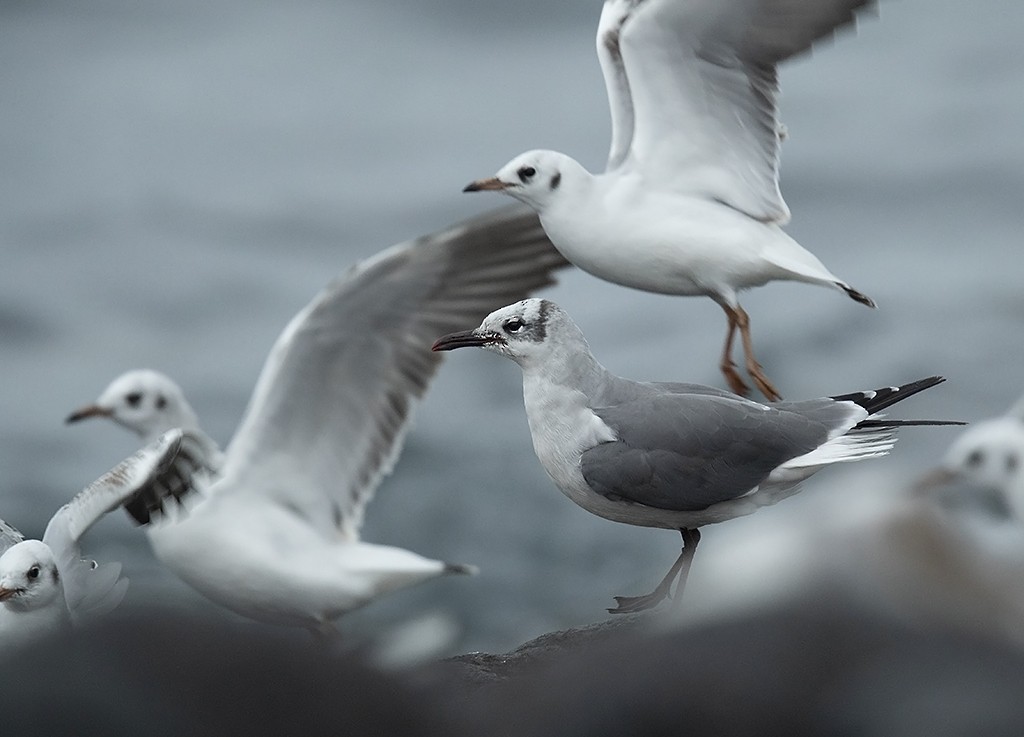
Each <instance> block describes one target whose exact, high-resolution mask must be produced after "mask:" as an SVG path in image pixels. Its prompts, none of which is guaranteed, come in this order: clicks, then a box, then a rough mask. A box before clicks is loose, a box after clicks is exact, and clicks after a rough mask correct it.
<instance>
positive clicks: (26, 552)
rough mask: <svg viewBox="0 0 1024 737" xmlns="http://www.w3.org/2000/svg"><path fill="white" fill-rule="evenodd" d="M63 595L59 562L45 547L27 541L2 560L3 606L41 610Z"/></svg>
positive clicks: (0, 590)
mask: <svg viewBox="0 0 1024 737" xmlns="http://www.w3.org/2000/svg"><path fill="white" fill-rule="evenodd" d="M62 592H63V590H62V588H61V583H60V575H59V574H58V572H57V562H56V561H55V560H54V558H53V551H51V550H50V547H49V546H48V545H46V544H45V543H43V542H40V541H39V540H24V541H22V542H20V543H18V544H17V545H13V546H12V547H10V548H8V549H7V550H6V551H5V552H4V554H3V555H2V556H0V606H6V607H10V608H11V609H17V610H20V611H30V610H33V609H39V608H40V607H43V606H46V605H47V604H49V603H50V602H52V601H54V600H55V599H57V598H58V597H59V596H61V594H62Z"/></svg>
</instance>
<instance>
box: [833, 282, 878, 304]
mask: <svg viewBox="0 0 1024 737" xmlns="http://www.w3.org/2000/svg"><path fill="white" fill-rule="evenodd" d="M836 286H837V287H839V288H840V289H842V290H843V291H844V292H846V294H847V295H848V296H849V297H850V299H852V300H854V301H855V302H860V303H861V304H862V305H867V306H868V307H870V308H871V309H876V308H877V307H878V305H876V304H875V300H873V299H871V297H869V296H868V295H866V294H864V293H863V292H858V291H857V290H856V289H854V288H853V287H851V286H850V285H849V284H843V283H842V282H836Z"/></svg>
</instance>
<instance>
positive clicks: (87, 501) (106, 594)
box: [0, 431, 202, 652]
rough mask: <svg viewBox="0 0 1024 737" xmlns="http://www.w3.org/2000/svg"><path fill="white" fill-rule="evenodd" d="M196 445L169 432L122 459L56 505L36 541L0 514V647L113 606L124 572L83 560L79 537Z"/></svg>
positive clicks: (190, 458)
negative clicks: (1, 518)
mask: <svg viewBox="0 0 1024 737" xmlns="http://www.w3.org/2000/svg"><path fill="white" fill-rule="evenodd" d="M201 454H202V449H201V447H200V446H199V445H198V444H197V443H196V442H195V440H194V439H192V438H191V437H189V436H187V434H185V433H183V432H181V431H171V432H169V433H167V434H166V435H164V436H162V437H160V438H158V439H157V440H156V441H155V442H154V443H152V444H150V445H148V446H146V447H144V448H143V449H142V450H140V451H138V452H137V453H136V454H135V455H133V456H131V457H129V458H127V459H125V460H124V461H122V462H121V463H120V464H118V465H117V466H116V467H115V468H113V469H112V470H110V471H108V472H107V473H106V474H104V475H103V476H101V477H100V478H99V479H97V480H96V481H94V482H93V483H92V484H90V485H89V486H87V487H86V488H85V489H84V490H82V491H81V492H79V493H78V494H77V495H76V496H75V497H74V498H73V499H72V500H71V501H70V502H68V503H67V504H65V505H64V506H63V507H61V508H60V509H58V510H57V512H56V513H55V514H54V515H53V517H52V518H51V519H50V522H49V524H47V526H46V531H45V532H44V533H43V539H42V540H26V539H25V537H24V535H22V534H21V533H20V532H19V531H18V530H16V529H15V528H14V527H12V526H11V525H9V524H7V523H6V522H4V521H3V520H0V652H9V651H10V650H11V649H12V648H14V647H20V646H21V645H23V644H25V643H27V642H30V641H32V640H35V639H37V638H39V637H43V636H46V635H49V634H53V633H55V632H59V631H61V630H63V629H66V628H68V627H70V626H71V625H72V624H78V623H80V622H82V621H87V620H88V619H89V618H91V617H95V616H99V615H102V614H105V613H106V612H108V611H110V610H111V609H113V608H114V607H116V606H117V605H118V604H119V603H120V602H121V599H122V598H124V594H125V591H126V590H127V588H128V579H127V578H123V577H121V566H120V564H118V563H107V564H104V565H98V564H97V563H96V562H95V561H91V560H83V559H82V555H81V550H80V548H79V541H80V540H81V539H82V536H83V535H84V534H85V533H86V532H87V531H88V530H89V529H90V528H91V527H92V526H93V525H95V524H96V523H97V522H98V521H99V520H100V518H101V517H103V515H105V514H107V512H111V511H113V510H115V509H117V508H118V507H120V506H121V505H122V504H125V503H127V502H129V500H131V499H132V498H133V497H135V495H136V494H137V493H138V492H139V490H140V489H142V488H144V487H147V486H149V485H151V484H152V483H153V482H154V480H156V479H157V478H164V479H166V480H167V481H169V482H172V483H173V480H174V479H175V478H178V477H181V476H185V475H188V474H190V473H191V472H192V471H193V469H194V468H195V467H196V466H197V465H198V463H199V460H198V456H200V455H201Z"/></svg>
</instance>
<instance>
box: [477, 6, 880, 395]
mask: <svg viewBox="0 0 1024 737" xmlns="http://www.w3.org/2000/svg"><path fill="white" fill-rule="evenodd" d="M868 4H870V0H714V1H711V0H608V1H607V2H606V3H605V5H604V10H603V12H602V13H601V20H600V23H599V24H598V29H597V52H598V57H599V60H600V62H601V69H602V71H603V72H604V79H605V85H606V88H607V92H608V101H609V106H610V108H611V117H612V142H611V150H610V152H609V156H608V163H607V167H606V170H605V172H604V173H603V174H597V175H593V174H591V173H589V172H588V171H587V170H586V169H584V168H583V167H582V166H581V165H580V164H579V163H578V162H576V161H575V160H573V159H572V158H570V157H568V156H566V155H564V154H561V153H557V152H554V151H543V150H537V151H529V152H527V153H524V154H521V155H520V156H517V157H516V158H514V159H513V160H512V161H510V162H509V163H508V164H506V165H505V166H504V167H502V169H501V170H500V171H498V173H497V175H495V176H494V177H491V178H489V179H481V180H478V181H475V182H472V183H471V184H469V185H467V186H466V188H465V190H464V191H467V192H475V191H480V190H499V191H502V192H505V193H506V194H509V195H511V196H512V197H515V198H516V199H518V200H521V201H522V202H525V203H526V204H527V205H529V206H530V207H532V208H533V209H534V210H536V211H537V212H538V213H539V214H540V218H541V222H542V223H543V225H544V229H545V230H546V231H547V234H548V236H550V238H551V241H552V242H553V243H554V244H555V247H556V248H558V250H559V251H561V252H562V253H563V254H564V255H565V257H566V258H567V259H569V261H571V262H572V263H574V264H575V265H576V266H579V267H580V268H581V269H583V270H584V271H587V272H590V273H591V274H593V275H595V276H597V277H600V278H601V279H605V280H607V281H610V282H614V283H616V284H622V285H625V286H628V287H633V288H636V289H642V290H645V291H649V292H657V293H659V294H676V295H687V296H693V295H705V296H708V297H711V299H713V300H715V302H717V303H718V304H719V305H720V306H721V307H722V309H723V310H724V311H725V314H726V317H727V319H728V329H727V332H726V337H725V347H724V349H723V351H722V357H721V361H720V366H721V369H722V372H723V374H724V375H725V378H726V380H727V382H728V384H729V387H730V388H731V389H732V390H733V391H734V392H736V393H738V394H746V393H748V391H749V389H748V387H747V386H746V384H745V383H744V381H743V379H742V378H741V377H740V375H739V373H738V372H737V370H736V368H735V366H734V365H733V362H732V344H733V340H734V338H735V335H736V332H737V331H739V334H740V339H741V341H742V345H743V351H744V354H745V356H746V369H747V372H748V373H749V374H750V377H751V379H753V381H754V383H755V384H756V385H757V388H758V389H759V390H760V391H761V392H762V393H763V394H764V395H765V396H766V397H767V398H768V399H769V400H776V399H781V396H780V395H779V392H778V390H777V389H776V388H775V387H774V386H773V385H772V383H771V382H770V381H769V380H768V377H767V376H765V374H764V372H763V371H762V369H761V366H760V365H759V364H758V363H757V361H756V359H755V358H754V351H753V343H752V340H751V337H750V320H749V317H748V316H747V313H746V312H745V311H744V310H743V308H742V307H741V306H740V303H739V299H738V293H739V292H740V291H741V290H743V289H748V288H750V287H756V286H761V285H763V284H765V283H767V282H769V281H774V280H790V281H799V282H806V283H809V284H819V285H822V286H827V287H833V288H836V289H839V290H842V291H843V292H845V293H846V294H847V295H849V296H850V297H851V298H852V299H854V300H856V301H857V302H860V303H861V304H864V305H867V306H869V307H874V306H875V305H874V302H873V301H872V300H871V299H870V298H869V297H867V296H866V295H864V294H862V293H861V292H858V291H857V290H855V289H853V288H852V287H851V286H850V285H849V284H847V283H846V282H845V281H843V280H842V279H840V278H839V277H837V276H835V275H834V274H833V273H832V272H830V271H829V270H828V269H827V268H825V266H824V265H823V264H822V263H821V261H819V260H818V258H817V257H815V256H814V255H813V254H812V253H810V252H808V251H807V250H805V249H804V248H803V247H802V246H801V245H800V244H798V243H797V242H796V241H795V240H793V239H792V238H790V237H789V236H788V235H787V234H786V233H785V232H784V231H783V230H782V226H783V225H785V224H786V223H787V222H788V221H789V208H788V207H787V206H786V203H785V202H784V201H783V199H782V194H781V192H780V191H779V143H780V141H781V139H782V138H783V136H784V134H783V128H782V126H781V124H780V123H779V121H778V115H777V110H776V96H777V93H778V82H777V77H776V65H777V64H778V63H779V62H781V61H784V60H786V59H788V58H790V57H792V56H794V55H795V54H798V53H800V52H803V51H805V50H807V49H808V48H810V46H811V45H812V44H813V43H814V42H815V41H817V40H819V39H822V38H830V37H831V36H832V35H833V34H834V32H835V31H836V29H838V28H840V27H842V26H845V25H848V24H850V23H852V22H853V20H854V11H855V10H857V9H859V8H861V7H862V6H865V5H868Z"/></svg>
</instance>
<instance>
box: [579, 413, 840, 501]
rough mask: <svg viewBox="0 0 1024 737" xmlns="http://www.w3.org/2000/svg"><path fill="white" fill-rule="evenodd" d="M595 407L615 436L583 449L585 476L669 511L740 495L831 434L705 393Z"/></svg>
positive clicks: (614, 493)
mask: <svg viewBox="0 0 1024 737" xmlns="http://www.w3.org/2000/svg"><path fill="white" fill-rule="evenodd" d="M595 412H596V413H597V415H598V416H599V417H600V418H601V419H602V420H604V422H605V423H606V424H608V426H609V427H611V428H612V430H614V431H615V433H616V435H617V436H618V440H616V441H612V442H608V443H603V444H601V445H598V446H596V447H594V448H592V449H590V450H588V451H586V452H584V453H583V455H582V458H581V470H582V472H583V477H584V478H585V479H586V481H587V483H588V484H589V485H590V486H591V488H593V489H594V491H596V492H597V493H598V494H601V495H603V496H606V497H609V498H613V499H624V500H628V501H631V502H636V503H639V504H645V505H647V506H650V507H657V508H659V509H670V510H673V511H686V512H690V511H699V510H703V509H706V508H707V507H709V506H711V505H712V504H715V503H717V502H722V501H726V500H728V499H733V498H736V497H738V496H742V495H743V494H746V493H747V492H749V491H750V490H751V489H753V488H754V487H756V486H757V485H758V484H760V483H761V482H762V481H764V480H765V478H767V476H768V474H769V473H771V472H772V470H774V469H775V468H776V467H777V466H779V465H780V464H781V463H784V462H785V461H787V460H789V459H791V458H795V457H797V456H800V455H803V454H804V453H807V452H809V451H811V450H813V449H814V448H816V447H818V446H819V445H821V444H822V443H823V442H825V441H826V440H827V439H828V434H829V429H828V428H827V427H826V426H825V425H823V424H822V423H820V422H816V421H814V420H811V419H808V418H806V417H803V416H801V415H799V414H796V413H790V412H779V411H777V410H774V409H771V408H768V407H763V406H759V405H756V404H754V403H751V402H746V401H742V400H741V401H735V400H733V399H730V398H726V397H720V396H712V395H708V394H705V395H693V394H690V395H686V394H669V395H663V396H660V397H647V398H643V399H638V400H636V401H632V402H626V403H623V404H621V405H618V406H615V407H609V408H604V409H595Z"/></svg>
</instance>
